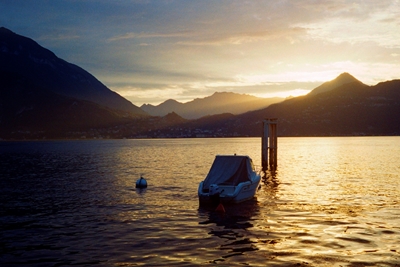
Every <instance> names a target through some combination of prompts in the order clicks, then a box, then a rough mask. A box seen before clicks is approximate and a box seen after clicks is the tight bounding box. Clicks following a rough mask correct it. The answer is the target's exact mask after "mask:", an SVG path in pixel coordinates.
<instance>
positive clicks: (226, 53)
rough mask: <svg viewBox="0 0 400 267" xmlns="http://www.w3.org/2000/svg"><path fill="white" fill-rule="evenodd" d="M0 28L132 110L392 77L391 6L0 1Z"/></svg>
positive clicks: (370, 1) (398, 41)
mask: <svg viewBox="0 0 400 267" xmlns="http://www.w3.org/2000/svg"><path fill="white" fill-rule="evenodd" d="M0 26H3V27H6V28H8V29H10V30H12V31H13V32H15V33H17V34H20V35H24V36H27V37H30V38H32V39H34V40H35V41H37V42H38V43H39V44H40V45H42V46H44V47H46V48H48V49H50V50H51V51H53V52H54V53H55V54H56V55H57V56H58V57H60V58H62V59H65V60H67V61H68V62H71V63H74V64H76V65H78V66H80V67H82V68H84V69H85V70H87V71H89V72H90V73H91V74H93V75H94V76H95V77H96V78H98V79H99V80H100V81H101V82H103V83H104V84H105V85H106V86H108V87H109V88H110V89H111V90H113V91H116V92H118V93H119V94H121V95H122V96H124V97H126V98H127V99H129V100H130V101H131V102H132V103H134V104H135V105H138V106H140V105H142V104H143V103H151V104H159V103H161V102H163V101H165V100H167V99H171V98H172V99H176V100H178V101H181V102H186V101H190V100H192V99H194V98H201V97H205V96H209V95H211V94H212V93H214V92H217V91H218V92H222V91H229V92H236V93H246V94H251V95H255V96H260V97H273V96H282V97H286V96H289V95H293V96H296V95H299V94H305V93H307V92H308V91H309V90H311V89H313V88H315V87H317V86H318V85H320V84H321V83H323V82H325V81H328V80H332V79H334V78H335V77H336V76H338V75H339V74H340V73H342V72H349V73H350V74H352V75H353V76H354V77H356V78H357V79H359V80H360V81H362V82H364V83H366V84H369V85H374V84H376V83H378V82H381V81H386V80H392V79H400V1H399V0H380V1H376V0H363V1H346V0H327V1H315V0H296V1H289V0H287V1H281V0H265V1H262V0H259V1H245V0H232V1H224V0H220V1H219V0H69V1H67V0H65V1H61V0H60V1H59V0H52V1H50V0H48V1H43V0H35V1H27V0H12V1H7V0H0Z"/></svg>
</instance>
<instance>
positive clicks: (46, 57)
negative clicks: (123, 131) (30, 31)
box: [0, 27, 146, 116]
mask: <svg viewBox="0 0 400 267" xmlns="http://www.w3.org/2000/svg"><path fill="white" fill-rule="evenodd" d="M0 71H1V72H3V73H4V72H7V73H12V74H14V75H15V76H16V77H22V78H23V79H26V80H27V81H29V84H31V85H33V86H35V87H37V88H42V89H43V90H47V91H48V92H52V93H55V94H58V95H60V96H66V97H72V98H76V99H80V100H86V101H90V102H93V103H96V104H99V105H102V106H104V107H107V108H110V109H115V110H120V111H124V112H125V113H126V115H127V116H138V115H146V113H145V112H143V111H142V110H141V109H140V108H138V107H137V106H135V105H133V104H132V103H131V102H129V101H128V100H126V99H125V98H123V97H121V96H120V95H118V94H117V93H115V92H113V91H111V90H110V89H108V88H107V87H106V86H105V85H104V84H102V83H101V82H100V81H98V80H97V79H96V78H95V77H94V76H93V75H91V74H90V73H88V72H87V71H85V70H83V69H82V68H80V67H78V66H76V65H74V64H71V63H68V62H66V61H65V60H62V59H60V58H58V57H57V56H56V55H55V54H54V53H53V52H51V51H49V50H48V49H46V48H43V47H42V46H40V45H39V44H38V43H36V42H35V41H33V40H32V39H29V38H27V37H24V36H21V35H18V34H15V33H14V32H12V31H10V30H8V29H6V28H4V27H1V28H0ZM0 82H1V81H0ZM3 90H5V89H4V86H3ZM32 93H34V92H32Z"/></svg>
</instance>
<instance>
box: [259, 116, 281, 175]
mask: <svg viewBox="0 0 400 267" xmlns="http://www.w3.org/2000/svg"><path fill="white" fill-rule="evenodd" d="M276 125H277V119H265V120H264V121H263V135H262V139H261V147H262V148H261V149H262V151H261V163H262V168H263V170H264V171H266V170H268V167H269V169H270V170H276V167H277V165H278V162H277V159H278V153H277V151H278V136H277V131H276V128H277V127H276ZM268 154H269V155H268ZM268 160H269V161H268Z"/></svg>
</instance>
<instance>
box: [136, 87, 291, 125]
mask: <svg viewBox="0 0 400 267" xmlns="http://www.w3.org/2000/svg"><path fill="white" fill-rule="evenodd" d="M283 100H284V99H283V98H278V97H276V98H259V97H255V96H251V95H246V94H236V93H230V92H216V93H214V94H213V95H211V96H208V97H205V98H197V99H194V100H192V101H190V102H187V103H180V102H178V101H176V100H173V99H169V100H167V101H165V102H163V103H161V104H160V105H158V106H153V105H150V104H144V105H142V106H141V107H140V108H141V109H143V110H144V111H146V112H147V113H148V114H150V115H153V116H165V115H166V114H168V113H171V112H176V113H177V114H179V115H180V116H182V117H183V118H186V119H197V118H200V117H203V116H208V115H214V114H221V113H232V114H236V115H237V114H241V113H245V112H247V111H252V110H257V109H260V108H265V107H267V106H269V105H271V104H273V103H278V102H281V101H283Z"/></svg>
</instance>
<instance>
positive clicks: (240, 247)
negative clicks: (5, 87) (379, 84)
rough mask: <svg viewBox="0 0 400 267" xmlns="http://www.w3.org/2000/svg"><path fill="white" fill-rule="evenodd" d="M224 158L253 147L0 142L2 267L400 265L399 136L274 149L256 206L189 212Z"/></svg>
mask: <svg viewBox="0 0 400 267" xmlns="http://www.w3.org/2000/svg"><path fill="white" fill-rule="evenodd" d="M234 153H236V154H245V155H249V156H250V157H251V158H252V159H253V161H254V163H255V165H257V166H260V164H261V139H260V138H226V139H200V138H199V139H153V140H146V139H143V140H82V141H34V142H33V141H32V142H31V141H24V142H0V175H1V187H0V201H1V205H2V207H1V209H0V265H1V266H66V265H78V266H82V265H86V266H93V265H96V266H207V265H213V266H243V265H244V266H400V246H399V244H400V137H321V138H317V137H312V138H299V137H296V138H278V168H277V171H276V172H274V173H271V172H268V173H267V174H266V175H265V177H264V182H263V183H262V186H261V189H260V190H259V191H258V193H257V197H256V199H254V200H253V201H248V202H245V203H241V204H238V205H234V206H226V207H225V209H226V212H225V213H220V212H215V211H213V210H209V209H204V208H199V205H198V198H197V187H198V184H199V182H200V181H201V180H203V179H204V178H205V176H206V175H207V173H208V171H209V169H210V167H211V164H212V162H213V160H214V157H215V155H217V154H234ZM140 175H143V176H144V177H145V178H146V179H147V181H148V188H147V189H144V190H139V189H136V188H135V182H136V180H137V179H138V178H139V177H140Z"/></svg>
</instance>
